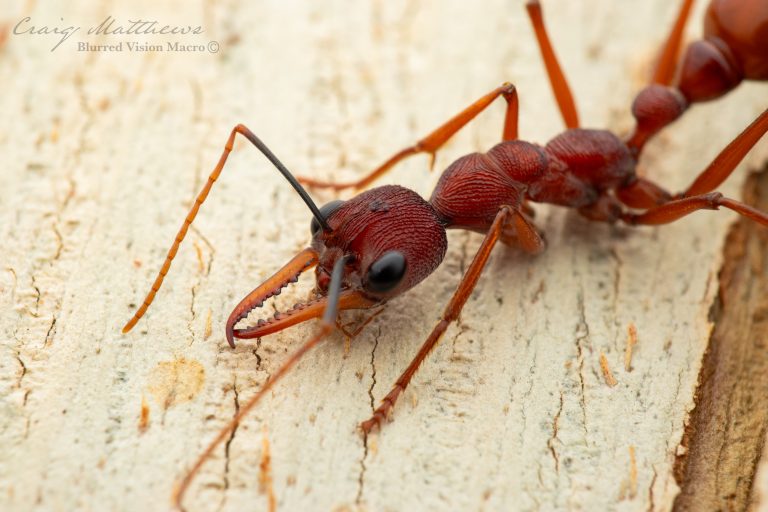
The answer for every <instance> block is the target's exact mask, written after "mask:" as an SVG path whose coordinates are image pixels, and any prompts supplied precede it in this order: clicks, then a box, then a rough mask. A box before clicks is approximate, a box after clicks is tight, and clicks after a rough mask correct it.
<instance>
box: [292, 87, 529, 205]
mask: <svg viewBox="0 0 768 512" xmlns="http://www.w3.org/2000/svg"><path fill="white" fill-rule="evenodd" d="M499 96H504V99H505V100H507V113H506V116H505V119H504V132H503V138H504V140H514V139H516V138H517V116H518V99H517V90H516V89H515V86H514V85H512V84H510V83H504V84H502V85H501V86H499V87H497V88H496V89H494V90H493V91H491V92H489V93H488V94H486V95H485V96H483V97H482V98H480V99H479V100H477V101H475V102H474V103H472V104H471V105H470V106H469V107H467V108H465V109H464V110H462V111H461V112H459V113H458V114H457V115H456V116H454V117H453V118H451V119H450V120H448V121H447V122H446V123H445V124H443V125H441V126H440V127H439V128H437V129H436V130H435V131H433V132H432V133H430V134H429V135H427V136H426V137H424V138H423V139H421V140H420V141H418V142H417V143H416V144H414V145H413V146H409V147H407V148H405V149H401V150H400V151H398V152H397V153H395V154H394V155H392V156H391V157H390V158H389V159H388V160H386V161H385V162H384V163H383V164H381V165H380V166H378V167H377V168H376V169H374V170H373V171H371V172H370V173H369V174H368V175H366V176H364V177H362V178H360V179H359V180H357V181H353V182H349V183H332V182H329V181H322V180H316V179H313V178H306V177H298V180H299V181H300V182H301V183H303V184H305V185H307V186H309V187H315V188H331V189H333V190H343V189H345V188H354V189H357V190H359V189H362V188H364V187H366V186H368V185H369V184H370V183H371V182H372V181H374V180H375V179H377V178H378V177H380V176H382V175H383V174H385V173H386V172H387V171H389V170H390V169H391V168H392V167H394V166H395V164H397V163H398V162H400V161H401V160H403V159H405V158H407V157H409V156H412V155H415V154H418V153H429V155H430V156H431V163H430V169H431V168H432V166H433V165H434V163H435V154H436V153H437V150H438V149H440V147H441V146H442V145H443V144H445V142H446V141H447V140H448V139H450V138H451V137H452V136H453V135H454V134H455V133H456V132H458V131H459V130H461V129H462V128H463V127H464V126H466V124H467V123H469V122H470V121H471V120H472V119H474V117H475V116H476V115H478V114H479V113H480V112H482V111H483V110H485V109H486V107H488V105H490V104H491V103H492V102H493V100H495V99H496V98H498V97H499Z"/></svg>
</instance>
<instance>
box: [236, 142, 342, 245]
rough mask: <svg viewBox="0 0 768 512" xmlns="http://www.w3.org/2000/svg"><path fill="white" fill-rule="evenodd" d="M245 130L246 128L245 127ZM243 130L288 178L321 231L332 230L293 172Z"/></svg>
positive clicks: (264, 145)
mask: <svg viewBox="0 0 768 512" xmlns="http://www.w3.org/2000/svg"><path fill="white" fill-rule="evenodd" d="M246 130H247V129H246ZM246 130H243V131H241V132H240V133H241V134H242V135H244V136H245V138H247V139H248V140H249V141H251V144H253V145H254V146H256V148H258V150H259V151H261V152H262V153H263V154H264V156H266V157H267V158H268V159H269V161H270V162H272V164H273V165H274V166H275V167H277V170H278V171H280V174H282V175H283V176H284V177H285V179H286V180H288V183H290V184H291V186H292V187H293V188H294V189H295V190H296V192H298V193H299V195H300V196H301V198H302V199H303V200H304V202H305V203H306V204H307V206H308V207H309V210H310V211H311V212H312V215H313V216H314V217H315V219H317V222H318V223H319V224H320V227H321V228H323V231H326V232H330V231H333V230H332V229H331V227H330V226H329V225H328V223H327V222H326V221H325V217H323V214H322V213H320V209H319V208H318V207H317V205H316V204H315V202H314V201H312V198H311V197H309V194H307V191H306V190H305V189H304V187H302V186H301V184H300V183H299V182H298V181H297V180H296V178H294V177H293V174H291V171H289V170H288V169H287V168H286V167H285V166H284V165H283V163H282V162H281V161H280V160H278V159H277V157H276V156H275V154H274V153H272V151H270V149H269V148H268V147H267V145H266V144H264V143H263V142H261V139H259V138H258V137H257V136H256V135H254V134H253V132H251V131H250V130H247V131H246Z"/></svg>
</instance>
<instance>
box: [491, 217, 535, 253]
mask: <svg viewBox="0 0 768 512" xmlns="http://www.w3.org/2000/svg"><path fill="white" fill-rule="evenodd" d="M499 240H500V241H501V242H502V243H504V244H505V245H508V246H510V247H519V248H520V249H522V250H523V251H525V252H527V253H528V254H533V255H536V254H541V253H542V252H544V249H546V248H547V242H546V239H545V238H544V235H543V233H542V232H541V231H539V229H538V228H536V226H535V225H534V224H533V221H532V220H531V219H530V217H529V216H528V215H526V214H525V213H524V212H522V211H519V210H512V212H511V213H510V215H509V216H508V217H507V220H506V222H505V223H504V226H502V232H501V235H500V237H499Z"/></svg>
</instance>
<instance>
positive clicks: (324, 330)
mask: <svg viewBox="0 0 768 512" xmlns="http://www.w3.org/2000/svg"><path fill="white" fill-rule="evenodd" d="M331 331H333V324H322V326H321V327H320V331H319V332H318V333H317V334H315V336H314V337H313V338H312V339H310V340H309V341H307V342H306V343H305V344H304V345H302V346H301V348H299V349H298V350H297V351H296V352H294V353H293V354H291V356H290V358H289V359H288V360H287V361H286V362H285V363H283V366H281V367H280V368H278V369H277V371H276V372H275V373H273V374H272V375H271V376H270V378H269V380H268V381H267V382H266V383H265V384H264V386H263V387H262V388H261V389H260V390H259V391H258V392H257V393H256V394H255V395H253V397H252V398H251V399H250V400H248V402H246V403H245V405H242V406H240V409H238V411H237V414H236V415H235V417H234V418H232V419H231V420H230V422H229V423H227V426H225V427H224V428H223V429H221V430H220V431H219V433H218V434H217V435H216V437H215V438H214V440H213V441H211V444H209V445H208V447H207V448H206V449H205V451H204V452H203V453H202V454H201V455H200V456H199V457H198V458H197V460H196V461H195V463H194V464H193V465H192V469H190V470H189V471H188V472H187V474H186V475H184V478H182V479H181V481H180V482H179V483H178V485H177V486H176V488H175V489H174V491H173V503H174V508H175V509H176V510H184V509H183V508H182V506H181V501H182V500H183V499H184V493H185V492H186V490H187V488H188V487H189V484H191V483H192V479H193V478H194V477H195V475H196V474H197V472H198V471H200V468H201V467H202V466H203V464H204V463H205V461H206V460H208V459H209V458H210V456H211V454H212V453H213V450H215V449H216V447H217V446H219V445H220V444H221V443H222V441H224V439H225V438H226V437H227V436H229V435H230V434H231V432H232V431H233V430H234V429H235V428H237V425H238V424H240V422H241V421H242V420H243V418H244V417H245V416H246V415H247V414H248V413H249V412H250V411H251V409H253V408H254V407H255V406H256V404H257V403H258V402H259V401H260V400H261V398H262V397H263V396H264V395H266V394H267V392H268V391H269V390H270V389H272V387H273V386H274V385H275V384H276V383H277V382H278V381H279V380H280V379H282V378H283V377H284V376H285V375H286V374H287V373H288V371H289V370H290V369H291V368H293V366H294V365H295V364H296V363H298V362H299V359H301V357H302V356H303V355H304V354H306V353H307V352H309V351H310V350H311V349H313V348H314V347H315V346H317V345H318V344H319V343H320V342H321V341H323V340H324V339H325V337H326V336H327V335H328V334H329V333H330V332H331Z"/></svg>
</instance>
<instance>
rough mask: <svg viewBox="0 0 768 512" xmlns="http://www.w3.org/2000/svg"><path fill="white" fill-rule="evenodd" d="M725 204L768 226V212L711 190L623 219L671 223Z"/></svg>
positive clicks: (646, 223)
mask: <svg viewBox="0 0 768 512" xmlns="http://www.w3.org/2000/svg"><path fill="white" fill-rule="evenodd" d="M720 206H724V207H725V208H728V209H729V210H733V211H734V212H736V213H738V214H739V215H742V216H744V217H747V218H749V219H752V220H754V221H755V222H758V223H760V224H762V225H764V226H768V214H766V213H765V212H761V211H760V210H757V209H755V208H752V207H751V206H749V205H746V204H744V203H742V202H739V201H736V200H734V199H729V198H727V197H723V194H721V193H720V192H709V193H707V194H699V195H695V196H690V197H683V198H679V199H673V200H672V201H669V202H668V203H665V204H663V205H661V206H656V207H654V208H651V209H650V210H648V211H646V212H644V213H638V214H634V213H623V214H621V220H623V221H624V222H626V223H627V224H642V225H648V226H653V225H658V224H669V223H670V222H674V221H676V220H678V219H680V218H682V217H685V216H686V215H689V214H691V213H693V212H695V211H698V210H717V209H718V207H720Z"/></svg>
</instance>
